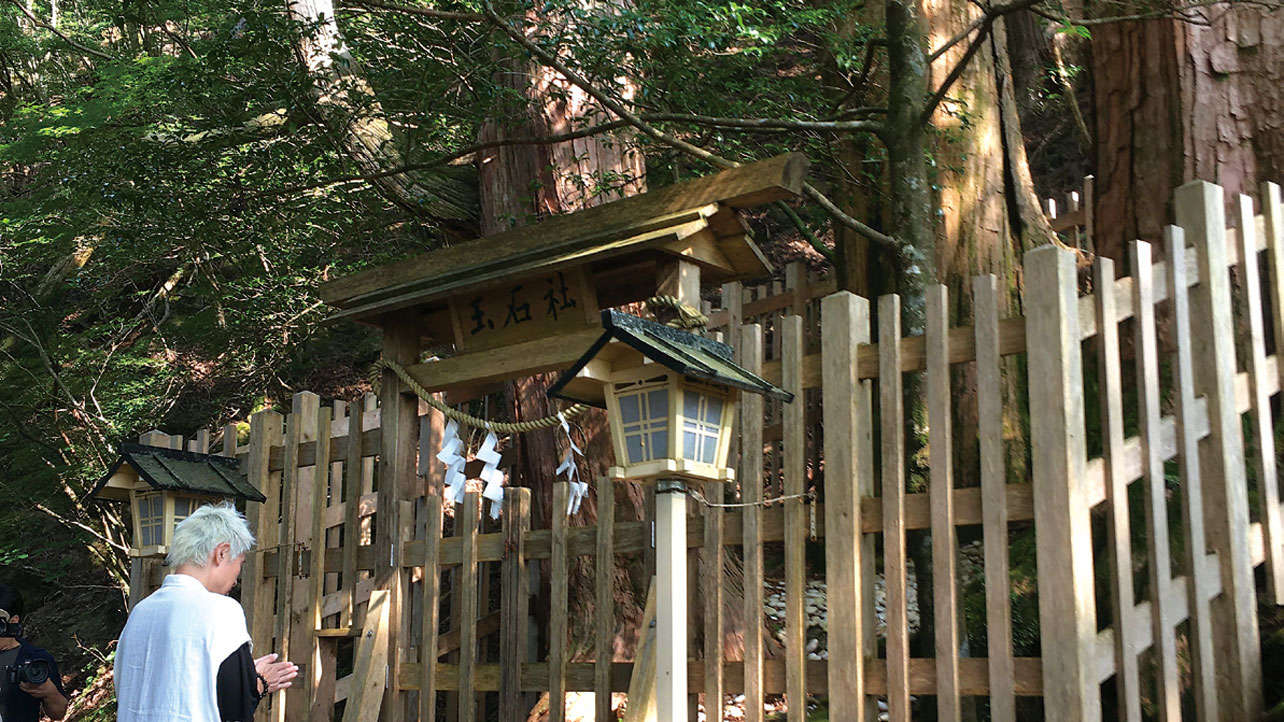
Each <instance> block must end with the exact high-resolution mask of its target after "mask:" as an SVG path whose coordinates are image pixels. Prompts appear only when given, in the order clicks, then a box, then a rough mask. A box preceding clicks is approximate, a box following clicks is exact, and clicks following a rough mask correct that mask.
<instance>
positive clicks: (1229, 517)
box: [1173, 181, 1262, 720]
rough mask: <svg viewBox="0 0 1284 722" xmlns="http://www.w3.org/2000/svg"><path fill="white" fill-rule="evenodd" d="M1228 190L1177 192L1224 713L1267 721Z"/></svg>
mask: <svg viewBox="0 0 1284 722" xmlns="http://www.w3.org/2000/svg"><path fill="white" fill-rule="evenodd" d="M1222 195H1223V194H1222V189H1221V188H1220V187H1218V186H1215V185H1213V184H1211V183H1205V182H1203V181H1194V182H1191V183H1187V184H1185V185H1182V186H1181V187H1179V188H1178V189H1177V192H1176V196H1175V198H1174V203H1173V208H1174V210H1175V211H1176V214H1177V225H1179V226H1181V227H1182V228H1183V229H1185V232H1186V238H1187V240H1188V241H1190V242H1191V243H1192V244H1193V245H1194V246H1195V247H1196V249H1197V251H1198V253H1197V254H1196V255H1197V257H1198V259H1199V283H1198V284H1197V285H1196V286H1195V287H1194V288H1192V289H1191V292H1190V317H1191V332H1192V334H1196V335H1197V336H1198V338H1199V343H1197V344H1195V346H1194V348H1193V349H1192V350H1193V351H1194V357H1193V358H1194V371H1195V375H1194V381H1195V393H1196V394H1197V395H1202V396H1204V397H1206V398H1207V400H1208V419H1209V427H1210V432H1211V433H1209V435H1208V438H1206V439H1204V440H1202V441H1201V442H1200V444H1199V463H1200V476H1201V479H1202V480H1203V482H1204V487H1203V502H1204V514H1205V519H1207V520H1208V526H1207V527H1206V529H1205V531H1206V532H1207V535H1208V543H1209V546H1210V547H1211V548H1212V551H1214V552H1216V553H1217V556H1218V559H1219V560H1220V561H1221V565H1222V568H1221V577H1222V593H1223V594H1224V595H1225V599H1223V600H1219V602H1218V603H1217V604H1214V605H1213V607H1212V610H1213V614H1214V620H1213V624H1214V628H1215V629H1217V630H1218V631H1219V632H1220V633H1219V634H1217V635H1216V636H1215V639H1216V642H1217V646H1218V654H1217V660H1218V662H1217V669H1218V677H1217V679H1218V689H1219V700H1218V702H1219V705H1220V706H1221V708H1222V714H1223V715H1227V716H1229V717H1230V718H1233V719H1245V720H1248V719H1257V718H1258V717H1260V716H1261V713H1262V709H1261V708H1262V668H1261V656H1260V654H1261V652H1260V648H1259V646H1258V641H1257V640H1258V626H1257V593H1256V589H1255V588H1254V585H1253V564H1252V560H1251V559H1250V558H1249V547H1248V544H1246V543H1245V542H1244V540H1245V539H1246V538H1247V535H1248V522H1249V518H1248V488H1247V487H1248V483H1247V479H1246V477H1245V470H1244V438H1243V428H1242V424H1241V420H1240V416H1239V413H1238V412H1237V411H1236V409H1235V371H1236V360H1235V338H1234V320H1233V318H1232V309H1233V306H1232V302H1231V289H1230V277H1229V274H1228V273H1227V272H1226V266H1227V243H1226V220H1225V205H1224V203H1223V198H1222Z"/></svg>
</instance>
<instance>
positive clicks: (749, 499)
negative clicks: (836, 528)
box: [736, 324, 764, 722]
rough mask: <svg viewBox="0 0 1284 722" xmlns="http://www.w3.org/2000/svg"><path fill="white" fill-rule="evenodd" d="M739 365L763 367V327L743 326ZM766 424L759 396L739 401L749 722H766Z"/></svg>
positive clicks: (750, 368) (744, 396)
mask: <svg viewBox="0 0 1284 722" xmlns="http://www.w3.org/2000/svg"><path fill="white" fill-rule="evenodd" d="M739 347H740V361H741V365H742V366H743V367H744V368H745V370H747V371H749V372H750V373H757V371H758V370H759V369H761V368H762V326H759V325H758V324H747V325H744V326H741V327H740V343H739ZM762 419H763V398H762V396H760V395H758V394H742V395H741V397H740V445H741V449H740V471H739V473H738V474H737V475H736V476H737V478H739V480H740V498H741V500H742V501H743V502H744V503H745V504H747V505H748V506H746V507H745V508H744V512H743V518H744V530H743V534H744V536H743V539H744V570H745V577H744V579H745V581H744V589H745V592H744V635H745V636H744V640H745V641H744V644H745V653H744V679H745V703H744V704H745V722H762V719H763V690H762V661H763V656H764V650H763V644H762V634H763V629H762V604H763V600H762V597H763V592H762V583H763V567H762V507H761V506H758V505H757V504H758V502H761V501H762V482H763V479H762V464H763V459H762Z"/></svg>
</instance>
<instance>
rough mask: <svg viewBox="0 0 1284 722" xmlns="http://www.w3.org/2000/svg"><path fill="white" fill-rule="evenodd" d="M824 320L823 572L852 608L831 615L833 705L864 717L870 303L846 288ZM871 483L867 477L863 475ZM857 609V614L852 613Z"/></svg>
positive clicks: (838, 602) (834, 593) (832, 602)
mask: <svg viewBox="0 0 1284 722" xmlns="http://www.w3.org/2000/svg"><path fill="white" fill-rule="evenodd" d="M821 318H822V319H823V320H822V323H823V325H824V328H825V329H826V331H825V333H826V337H827V339H828V340H829V341H830V343H828V344H825V345H824V346H823V347H822V350H821V376H822V379H823V394H824V424H825V578H826V580H827V584H828V593H829V597H828V606H829V608H830V609H832V610H849V611H848V612H847V613H837V614H831V615H830V616H829V630H828V631H829V665H828V682H829V705H830V709H838V710H845V713H846V714H849V715H850V717H849V719H851V720H854V722H864V720H865V718H866V716H867V715H866V705H865V650H866V647H867V644H866V640H865V639H864V636H865V635H864V633H865V625H864V623H863V620H862V619H860V617H861V616H863V614H862V613H860V612H863V611H864V609H865V603H864V600H862V599H861V598H860V596H861V594H860V590H861V589H863V588H864V587H865V586H866V585H865V580H864V579H863V578H862V577H863V576H864V574H865V569H866V566H867V564H866V560H865V558H864V557H865V554H866V553H867V551H868V549H867V545H865V544H863V543H862V539H861V529H860V518H861V517H860V496H861V492H862V486H860V485H861V484H862V480H859V479H858V475H859V467H860V466H862V465H863V463H864V462H863V461H862V460H861V459H859V458H857V457H858V454H859V453H860V451H861V450H863V449H866V448H868V441H867V440H865V439H862V438H860V436H861V429H862V425H864V426H865V428H866V429H867V428H868V415H867V416H866V418H865V419H864V420H861V419H858V418H857V416H858V413H859V405H858V401H859V399H858V397H859V396H861V395H862V391H863V394H864V395H865V396H866V397H867V396H868V390H869V385H868V383H867V382H863V381H861V380H860V378H859V377H858V375H857V367H856V351H857V348H858V347H859V345H860V344H864V343H869V302H868V301H866V300H865V299H863V298H860V297H858V296H855V295H853V294H851V293H847V292H845V291H843V292H839V293H835V294H833V295H830V296H827V297H826V298H825V299H824V301H822V302H821ZM863 481H864V483H865V484H868V482H869V480H863ZM853 610H859V612H858V613H852V611H853Z"/></svg>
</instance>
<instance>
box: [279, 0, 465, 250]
mask: <svg viewBox="0 0 1284 722" xmlns="http://www.w3.org/2000/svg"><path fill="white" fill-rule="evenodd" d="M287 7H288V8H289V10H290V17H291V18H292V19H293V20H295V21H296V22H297V23H298V24H299V32H298V33H297V34H296V36H295V52H296V53H297V54H298V57H299V61H300V63H301V64H302V66H303V68H304V69H305V70H306V71H307V73H308V75H309V77H310V78H311V79H312V87H313V101H314V103H315V106H316V110H317V113H318V114H319V115H320V116H321V118H322V120H323V121H324V122H325V124H326V125H327V127H328V128H329V129H330V132H331V133H332V134H333V135H334V138H335V141H336V143H337V144H338V145H339V146H340V147H341V148H342V150H343V151H344V152H345V153H346V154H347V155H348V157H350V158H351V159H352V161H353V162H354V163H355V164H356V165H357V167H358V168H360V169H361V171H362V172H363V173H368V174H370V175H371V176H372V178H371V180H370V183H371V185H372V186H374V188H375V189H376V190H377V191H378V192H379V194H380V195H382V196H383V197H384V198H386V199H387V200H388V201H390V202H392V203H393V204H395V205H397V206H400V207H401V208H403V209H405V210H406V211H408V212H410V213H411V214H412V215H414V216H415V217H417V218H426V219H435V220H437V221H441V222H443V225H444V226H445V228H446V229H447V230H450V231H452V232H455V233H458V234H464V235H466V236H471V235H472V233H473V230H472V229H473V228H474V226H475V222H476V219H477V191H476V188H475V186H474V185H473V184H472V182H471V181H469V180H467V179H465V178H462V177H460V176H459V175H458V174H457V173H452V172H451V171H450V170H449V169H447V170H442V171H437V172H421V173H415V174H411V173H408V172H404V171H403V172H390V171H396V170H397V169H398V168H402V167H404V166H405V165H406V162H405V158H404V157H403V152H402V150H401V149H400V148H399V147H398V144H397V141H396V138H395V137H394V136H393V133H392V129H391V127H390V126H389V124H388V121H387V119H386V118H385V117H384V113H383V108H382V106H381V105H380V103H379V99H378V98H377V97H376V96H375V93H374V90H373V89H372V88H371V87H370V84H369V83H367V82H366V80H365V77H364V76H363V75H362V69H361V66H360V64H359V63H358V62H357V61H356V60H355V59H354V58H353V57H352V55H351V54H350V53H349V52H348V48H347V45H346V44H345V42H344V40H343V34H342V33H341V32H340V30H339V25H338V21H337V20H336V18H335V14H334V2H333V0H287Z"/></svg>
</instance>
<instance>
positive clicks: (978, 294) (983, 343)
mask: <svg viewBox="0 0 1284 722" xmlns="http://www.w3.org/2000/svg"><path fill="white" fill-rule="evenodd" d="M972 303H973V313H974V314H975V317H976V402H977V429H978V431H979V433H980V453H981V515H982V517H983V519H984V521H983V524H984V530H983V534H984V539H983V546H984V550H985V635H986V646H987V652H988V654H989V671H990V719H991V721H992V722H1016V691H1015V689H1014V687H1013V684H1014V680H1013V670H1012V602H1011V598H1010V596H1009V594H1010V592H1009V586H1010V581H1011V580H1010V578H1009V576H1008V505H1007V494H1006V493H1005V492H1006V490H1007V489H1006V487H1007V463H1006V457H1005V454H1004V449H1003V390H1004V384H1003V369H1002V365H1001V364H1002V358H1001V357H1000V356H999V308H1000V302H999V282H998V279H997V278H996V277H995V276H994V275H986V276H978V277H976V278H975V279H973V280H972ZM880 383H883V381H882V380H880ZM883 488H884V489H886V488H887V485H886V483H884V487H883ZM955 518H956V520H957V516H956V517H955ZM883 543H884V544H886V543H887V542H886V537H884V542H883ZM901 544H902V545H903V544H904V541H902V542H901ZM901 554H902V556H903V555H904V549H903V547H902V550H901ZM901 583H902V584H904V581H903V580H902V582H901ZM888 603H889V605H890V603H891V585H890V584H888ZM889 609H890V606H889ZM888 618H889V619H890V618H891V617H890V612H889V616H888ZM888 629H889V630H890V629H891V627H890V626H889V627H888ZM890 639H891V633H890V631H889V632H888V640H889V643H888V649H889V650H890V648H891V644H890ZM888 657H889V658H890V657H891V653H890V651H889V653H888ZM889 670H890V667H889ZM889 680H890V675H889ZM889 686H891V687H893V688H894V686H893V685H889ZM905 719H909V718H908V716H906V717H905Z"/></svg>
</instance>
